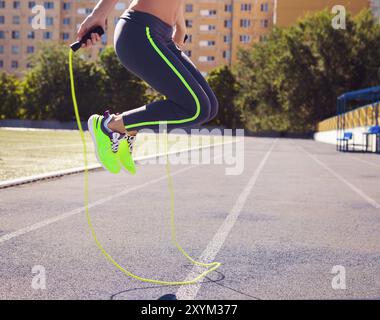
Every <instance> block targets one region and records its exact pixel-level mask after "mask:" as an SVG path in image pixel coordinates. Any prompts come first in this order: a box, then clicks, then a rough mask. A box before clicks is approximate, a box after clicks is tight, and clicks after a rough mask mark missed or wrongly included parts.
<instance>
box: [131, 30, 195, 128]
mask: <svg viewBox="0 0 380 320" xmlns="http://www.w3.org/2000/svg"><path fill="white" fill-rule="evenodd" d="M146 36H147V38H148V40H149V42H150V44H151V45H152V47H153V48H154V50H156V52H157V53H158V54H159V55H160V57H161V58H162V59H163V60H164V61H165V62H166V64H167V65H168V66H169V67H170V69H172V70H173V71H174V73H175V74H176V75H177V76H178V78H179V79H180V80H181V82H182V83H183V84H184V86H185V87H186V88H187V90H189V92H190V93H191V95H192V96H193V98H194V101H195V104H196V105H197V112H196V113H195V115H194V116H193V117H191V118H187V119H182V120H161V121H148V122H140V123H135V124H131V125H128V126H126V127H125V128H126V129H133V128H136V127H141V126H149V125H159V124H160V123H166V124H181V123H186V122H190V121H194V120H195V119H197V118H198V117H199V114H200V113H201V104H200V102H199V99H198V97H197V95H196V94H195V92H194V90H193V89H192V88H191V87H190V85H189V84H188V82H187V81H186V80H185V78H184V77H183V76H182V75H181V73H180V72H179V71H178V70H177V68H176V67H175V66H174V65H173V64H172V63H171V62H170V61H169V59H168V58H166V57H165V55H164V54H163V53H162V51H161V50H160V48H159V47H158V46H157V45H156V44H155V42H154V41H153V39H152V37H151V35H150V29H149V27H146Z"/></svg>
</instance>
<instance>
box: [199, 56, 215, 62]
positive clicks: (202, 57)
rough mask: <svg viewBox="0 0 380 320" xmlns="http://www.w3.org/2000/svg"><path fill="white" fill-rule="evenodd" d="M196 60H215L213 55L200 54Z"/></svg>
mask: <svg viewBox="0 0 380 320" xmlns="http://www.w3.org/2000/svg"><path fill="white" fill-rule="evenodd" d="M198 60H199V61H200V62H211V61H215V57H214V56H200V57H199V59H198Z"/></svg>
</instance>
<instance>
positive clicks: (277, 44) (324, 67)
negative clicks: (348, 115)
mask: <svg viewBox="0 0 380 320" xmlns="http://www.w3.org/2000/svg"><path fill="white" fill-rule="evenodd" d="M331 20H332V15H331V14H330V13H329V12H327V11H323V12H320V13H317V14H314V15H312V16H308V17H306V18H305V19H303V20H301V21H300V22H299V23H297V24H296V25H295V26H292V27H290V28H288V29H274V30H273V31H272V33H271V34H270V36H269V37H268V40H267V41H266V42H264V43H259V44H256V45H254V46H253V47H252V48H250V49H248V50H242V51H240V53H239V62H238V65H237V68H236V72H237V77H238V81H239V82H240V87H241V90H240V93H239V96H238V99H237V100H238V101H237V105H238V106H241V108H242V109H243V113H244V120H245V124H246V125H247V126H248V127H249V128H250V129H252V130H255V131H259V130H277V131H292V132H305V131H308V130H312V129H313V128H314V126H315V124H316V123H317V122H318V121H320V120H323V119H325V118H327V117H330V116H332V115H334V114H335V110H336V107H335V106H336V99H337V97H338V96H339V95H340V94H342V93H344V92H347V91H350V90H356V89H359V88H365V87H369V86H373V85H376V84H378V83H379V81H380V69H379V66H380V65H379V61H380V47H379V46H378V45H377V44H378V43H379V40H380V27H379V25H378V24H376V23H375V21H374V19H373V17H372V14H371V13H370V11H363V12H362V13H361V14H360V15H358V16H357V17H356V18H353V17H351V16H350V15H349V16H348V17H347V26H346V30H335V29H334V28H332V26H331Z"/></svg>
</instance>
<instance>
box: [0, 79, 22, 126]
mask: <svg viewBox="0 0 380 320" xmlns="http://www.w3.org/2000/svg"><path fill="white" fill-rule="evenodd" d="M20 107H21V92H20V81H19V80H18V79H17V78H16V77H14V76H12V75H8V74H6V73H5V72H3V73H1V74H0V119H16V118H17V117H18V113H19V110H20Z"/></svg>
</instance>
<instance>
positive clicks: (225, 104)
mask: <svg viewBox="0 0 380 320" xmlns="http://www.w3.org/2000/svg"><path fill="white" fill-rule="evenodd" d="M207 81H208V83H209V84H210V87H211V88H212V90H213V91H214V93H215V95H216V97H217V99H218V102H219V112H218V115H217V117H216V118H215V119H214V121H213V123H215V124H216V125H223V126H226V127H228V128H236V127H238V126H239V125H240V124H241V121H240V115H241V112H240V110H239V109H238V108H237V107H236V106H235V103H234V100H235V97H236V95H237V93H238V91H239V90H238V85H237V82H236V79H235V76H234V75H233V73H232V71H231V70H230V68H229V67H228V66H222V67H219V68H216V69H214V70H212V71H211V72H210V73H209V75H208V77H207Z"/></svg>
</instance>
